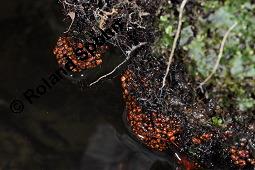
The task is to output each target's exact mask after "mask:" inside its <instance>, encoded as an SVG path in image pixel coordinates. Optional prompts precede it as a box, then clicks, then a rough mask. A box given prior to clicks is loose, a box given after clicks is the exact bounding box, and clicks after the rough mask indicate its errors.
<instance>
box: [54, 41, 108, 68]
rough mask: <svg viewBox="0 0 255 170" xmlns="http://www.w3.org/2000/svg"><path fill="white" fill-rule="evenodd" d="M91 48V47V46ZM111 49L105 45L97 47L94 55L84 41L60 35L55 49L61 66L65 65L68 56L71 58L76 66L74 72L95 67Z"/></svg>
mask: <svg viewBox="0 0 255 170" xmlns="http://www.w3.org/2000/svg"><path fill="white" fill-rule="evenodd" d="M89 48H90V50H91V47H89ZM108 49H109V47H108V46H106V45H103V46H101V47H98V49H95V52H94V54H93V55H92V54H91V53H90V52H88V51H87V50H86V49H85V45H84V44H83V43H82V42H78V41H74V40H73V39H71V38H70V37H60V38H59V39H58V41H57V45H56V47H55V49H54V54H55V56H56V59H57V62H58V64H59V65H60V66H62V67H64V66H65V64H66V63H67V57H68V59H70V60H71V61H72V62H73V63H74V65H75V66H76V67H75V68H72V71H73V72H80V71H82V70H85V69H90V68H95V67H97V66H99V65H101V64H102V62H103V61H102V55H103V54H104V53H105V52H106V51H107V50H108Z"/></svg>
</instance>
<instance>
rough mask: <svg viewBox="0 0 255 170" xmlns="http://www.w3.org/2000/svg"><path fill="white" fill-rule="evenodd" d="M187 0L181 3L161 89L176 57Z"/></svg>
mask: <svg viewBox="0 0 255 170" xmlns="http://www.w3.org/2000/svg"><path fill="white" fill-rule="evenodd" d="M187 1H188V0H183V1H182V4H181V7H180V13H179V22H178V27H177V32H176V34H175V38H174V42H173V46H172V49H171V54H170V57H169V60H168V63H167V69H166V73H165V76H164V78H163V82H162V87H161V90H162V89H163V88H164V87H165V85H166V78H167V76H168V74H169V71H170V66H171V63H172V60H173V57H174V52H175V49H176V45H177V41H178V39H179V37H180V34H181V28H182V16H183V11H184V7H185V5H186V3H187Z"/></svg>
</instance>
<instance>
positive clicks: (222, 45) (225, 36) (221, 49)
mask: <svg viewBox="0 0 255 170" xmlns="http://www.w3.org/2000/svg"><path fill="white" fill-rule="evenodd" d="M236 26H237V23H235V24H234V25H232V26H231V27H230V28H229V30H228V31H227V32H226V34H225V35H224V38H223V40H222V42H221V46H220V53H219V55H218V58H217V61H216V64H215V66H214V68H213V71H212V72H211V74H210V75H209V76H208V77H207V78H206V79H205V80H204V81H203V82H202V83H200V84H199V87H200V88H202V86H203V85H204V84H205V83H206V82H208V81H209V80H210V79H211V78H212V76H213V74H215V72H216V71H217V68H218V67H219V64H220V60H221V58H222V55H223V50H224V46H225V43H226V40H227V38H228V36H229V33H230V32H231V31H232V30H233V29H234V28H235V27H236Z"/></svg>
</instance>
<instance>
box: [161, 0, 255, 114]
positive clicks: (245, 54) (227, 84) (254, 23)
mask: <svg viewBox="0 0 255 170" xmlns="http://www.w3.org/2000/svg"><path fill="white" fill-rule="evenodd" d="M198 3H200V5H201V6H202V12H196V11H195V12H194V13H196V14H198V15H197V16H196V20H195V23H194V22H191V21H190V20H189V19H187V17H190V16H189V15H190V14H189V13H186V14H185V22H184V26H183V30H182V35H181V40H180V44H179V45H180V47H181V48H183V50H185V51H187V57H189V58H190V59H191V60H192V61H193V63H194V65H189V66H188V68H189V69H188V70H189V72H190V74H191V75H193V76H195V77H194V78H195V79H196V80H200V81H203V80H204V79H205V78H206V77H207V76H208V75H209V74H210V73H211V71H212V69H213V67H214V65H215V63H216V60H217V56H218V53H219V48H220V44H221V41H222V39H223V36H224V34H225V33H226V31H227V30H228V29H229V28H230V27H231V26H232V25H233V24H234V23H235V22H237V23H238V26H237V27H236V28H235V29H234V30H233V31H232V32H231V33H230V35H229V37H228V39H227V41H226V45H225V48H224V53H223V57H222V59H221V62H220V66H219V67H218V69H217V71H216V73H215V74H214V76H213V77H212V78H211V79H210V81H209V82H208V84H212V85H213V87H214V89H213V91H214V93H213V94H210V95H211V96H213V95H214V96H217V97H218V98H219V101H221V103H220V104H221V105H222V106H224V107H226V108H227V107H230V106H231V107H232V106H235V107H236V108H235V109H237V110H240V111H244V112H245V111H251V110H255V101H254V100H255V99H254V96H255V46H254V44H255V13H254V11H255V4H254V3H253V4H252V3H251V2H250V1H249V0H235V1H233V0H226V1H225V2H224V3H223V2H221V1H218V0H211V1H198ZM165 11H166V13H165V14H164V16H161V17H160V30H161V31H162V32H163V33H162V37H161V40H160V42H161V43H160V46H161V47H162V48H163V49H166V50H167V49H168V50H169V49H170V47H171V45H172V41H173V38H174V33H175V30H176V22H178V17H177V16H174V15H173V13H172V11H171V10H169V9H166V10H165ZM169 11H171V12H169ZM191 28H196V34H194V33H193V29H191ZM187 30H188V31H187ZM189 40H191V41H189ZM227 96H231V100H228V97H227ZM233 102H234V103H233Z"/></svg>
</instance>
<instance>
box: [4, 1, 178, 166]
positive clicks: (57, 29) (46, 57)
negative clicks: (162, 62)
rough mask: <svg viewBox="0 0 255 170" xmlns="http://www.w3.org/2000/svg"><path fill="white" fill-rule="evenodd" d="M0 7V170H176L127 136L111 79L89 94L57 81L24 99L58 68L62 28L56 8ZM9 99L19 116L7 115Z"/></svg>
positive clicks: (37, 4) (48, 4)
mask: <svg viewBox="0 0 255 170" xmlns="http://www.w3.org/2000/svg"><path fill="white" fill-rule="evenodd" d="M0 8H1V10H0V22H1V24H0V25H1V27H0V30H1V31H0V35H1V36H0V37H1V45H0V51H1V62H0V63H1V64H0V73H1V76H0V79H1V81H0V83H1V84H0V114H1V117H0V169H1V170H23V169H25V170H30V169H31V170H37V169H38V170H156V169H160V170H164V169H174V168H173V167H171V166H170V164H173V163H170V162H169V161H168V162H167V160H168V159H167V158H162V157H158V156H156V155H154V154H152V153H150V152H149V151H147V150H146V149H144V148H143V147H142V146H140V145H139V144H138V143H136V142H135V141H134V140H132V139H131V138H130V137H129V135H128V133H127V131H126V128H125V126H124V124H123V122H122V113H123V103H122V96H121V89H120V84H119V81H118V79H117V78H116V79H113V80H108V81H105V82H104V83H101V84H99V85H97V86H96V87H93V88H90V89H82V88H80V86H79V85H76V84H72V83H71V82H70V81H68V80H61V81H60V82H59V83H58V84H56V85H55V86H52V87H51V89H50V88H47V91H46V93H45V95H43V96H41V97H40V98H38V99H33V101H32V102H33V104H29V103H28V102H27V101H26V100H25V99H24V97H23V95H22V94H23V93H24V92H25V91H26V90H28V89H32V90H35V89H36V87H37V86H39V85H40V84H43V82H42V78H45V79H47V78H48V76H49V75H50V74H52V73H54V71H55V70H57V69H58V67H57V64H56V61H55V59H54V56H53V54H52V50H53V48H54V45H55V43H56V40H57V37H58V36H59V35H60V34H61V32H63V31H65V27H66V26H65V25H64V24H63V22H62V18H63V16H62V15H61V12H60V5H59V4H58V3H57V2H55V1H50V0H44V1H43V0H36V1H34V0H25V1H20V0H19V1H18V0H17V1H14V0H11V1H5V2H2V3H1V7H0ZM15 97H16V98H17V99H20V100H21V101H23V103H24V111H23V112H22V113H13V112H11V110H10V107H9V105H10V103H11V101H12V100H13V99H14V98H15Z"/></svg>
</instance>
